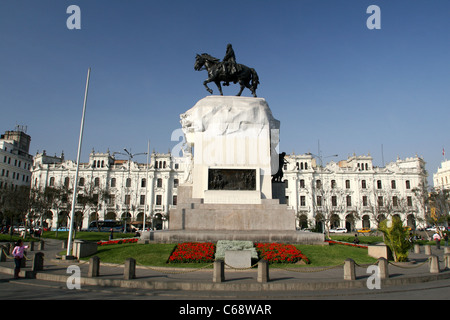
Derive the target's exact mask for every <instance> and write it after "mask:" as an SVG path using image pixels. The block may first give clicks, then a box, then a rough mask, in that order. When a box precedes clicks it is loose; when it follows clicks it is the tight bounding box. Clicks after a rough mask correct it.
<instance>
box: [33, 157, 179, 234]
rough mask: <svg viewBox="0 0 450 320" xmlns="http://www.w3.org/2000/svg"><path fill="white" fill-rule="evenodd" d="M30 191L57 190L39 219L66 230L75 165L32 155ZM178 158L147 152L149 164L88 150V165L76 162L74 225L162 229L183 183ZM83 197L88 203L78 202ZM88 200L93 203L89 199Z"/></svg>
mask: <svg viewBox="0 0 450 320" xmlns="http://www.w3.org/2000/svg"><path fill="white" fill-rule="evenodd" d="M32 172H33V174H32V187H33V188H38V189H40V190H45V188H46V187H52V188H54V189H57V190H62V191H63V192H62V193H61V194H62V196H61V197H60V198H59V199H57V200H56V201H54V203H53V204H52V207H51V208H50V209H49V210H48V211H47V212H45V213H44V214H43V215H42V216H41V217H40V219H41V221H42V225H43V226H46V227H51V228H53V229H55V228H64V227H68V226H69V224H68V223H69V222H68V218H69V216H70V214H69V213H70V211H71V201H72V194H71V192H72V190H73V189H74V183H75V181H74V180H75V174H76V163H75V162H74V161H71V160H65V159H64V155H61V157H49V156H47V155H46V154H45V152H44V153H42V154H38V155H36V157H35V159H34V165H33V169H32ZM184 172H185V163H184V159H183V158H174V157H172V156H171V154H170V153H167V154H160V153H155V152H153V153H152V154H151V157H150V160H149V165H148V166H147V164H146V163H138V162H135V161H131V159H129V160H118V159H116V158H115V157H114V155H113V154H110V152H109V151H108V152H106V153H96V152H94V151H92V152H91V154H90V156H89V162H88V163H81V164H80V168H79V175H78V182H77V183H78V187H77V189H78V191H77V193H78V195H77V203H76V205H75V220H76V225H77V227H78V228H80V229H86V228H88V226H89V224H90V222H92V221H96V220H121V221H124V220H125V221H126V222H127V223H128V224H133V225H135V226H136V227H141V226H142V224H143V217H144V215H145V217H146V221H145V223H146V227H151V228H154V229H167V228H168V227H169V210H170V209H171V208H172V207H173V206H176V204H177V188H178V185H179V183H180V182H183V181H184V179H185V175H184ZM83 199H84V200H86V199H88V201H83ZM89 199H94V200H93V201H92V200H91V201H89Z"/></svg>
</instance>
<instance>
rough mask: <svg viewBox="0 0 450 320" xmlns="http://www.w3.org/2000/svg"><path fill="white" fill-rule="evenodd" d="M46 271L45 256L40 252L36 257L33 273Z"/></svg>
mask: <svg viewBox="0 0 450 320" xmlns="http://www.w3.org/2000/svg"><path fill="white" fill-rule="evenodd" d="M42 270H44V254H43V253H42V252H38V253H36V254H35V255H34V259H33V266H32V271H33V272H37V271H42Z"/></svg>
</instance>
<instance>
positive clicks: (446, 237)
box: [444, 232, 448, 247]
mask: <svg viewBox="0 0 450 320" xmlns="http://www.w3.org/2000/svg"><path fill="white" fill-rule="evenodd" d="M444 241H445V246H446V247H448V233H447V232H446V233H444Z"/></svg>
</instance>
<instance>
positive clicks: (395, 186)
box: [391, 180, 397, 189]
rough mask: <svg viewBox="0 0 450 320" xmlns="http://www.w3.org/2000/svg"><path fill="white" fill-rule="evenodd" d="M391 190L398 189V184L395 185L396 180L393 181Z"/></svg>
mask: <svg viewBox="0 0 450 320" xmlns="http://www.w3.org/2000/svg"><path fill="white" fill-rule="evenodd" d="M391 189H397V184H396V183H395V180H392V181H391Z"/></svg>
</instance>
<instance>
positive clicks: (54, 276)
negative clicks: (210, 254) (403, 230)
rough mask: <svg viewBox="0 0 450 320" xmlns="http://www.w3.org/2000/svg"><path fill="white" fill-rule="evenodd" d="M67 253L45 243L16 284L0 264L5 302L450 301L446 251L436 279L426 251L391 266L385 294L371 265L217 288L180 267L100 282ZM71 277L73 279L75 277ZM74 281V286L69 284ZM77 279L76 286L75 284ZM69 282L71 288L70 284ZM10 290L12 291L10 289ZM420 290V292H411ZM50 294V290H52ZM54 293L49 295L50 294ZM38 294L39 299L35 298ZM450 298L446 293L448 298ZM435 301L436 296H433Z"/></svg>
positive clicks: (228, 280)
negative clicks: (37, 264)
mask: <svg viewBox="0 0 450 320" xmlns="http://www.w3.org/2000/svg"><path fill="white" fill-rule="evenodd" d="M61 250H62V243H61V241H57V240H46V243H45V249H44V250H43V251H42V252H43V253H44V268H43V270H42V271H39V272H35V273H33V272H32V271H31V269H32V265H31V264H32V263H31V262H32V259H33V256H34V254H35V253H36V252H37V251H33V252H29V254H28V259H29V260H28V261H27V267H25V268H23V269H22V271H21V276H22V277H24V278H23V279H19V280H14V279H12V278H13V269H14V264H13V261H12V260H11V259H7V260H6V261H5V262H0V276H1V277H0V282H1V283H2V285H1V286H0V295H1V298H2V299H9V298H11V299H19V296H14V294H13V293H14V292H15V290H17V289H18V288H20V290H21V291H20V292H22V290H23V289H24V288H27V289H33V290H32V291H31V292H29V293H28V295H27V298H30V299H51V297H50V296H47V294H49V292H50V291H51V290H57V291H62V292H64V295H61V294H59V295H57V296H58V297H59V298H63V297H65V296H67V297H70V296H76V299H84V298H88V297H90V296H92V299H96V298H100V296H101V295H105V297H103V298H105V299H114V298H118V297H121V296H126V297H127V298H128V299H163V300H164V299H297V298H300V299H342V298H346V299H377V298H381V299H383V297H384V298H385V297H386V296H385V295H386V294H389V295H394V296H395V297H397V298H399V299H402V296H405V295H412V294H413V292H414V295H415V297H416V298H417V299H427V298H428V296H427V295H424V294H425V293H426V292H427V290H431V291H432V292H439V294H436V296H434V295H432V297H434V298H435V299H436V298H438V299H449V297H450V287H449V286H450V270H449V269H448V268H446V266H445V264H444V263H445V261H444V259H443V257H444V249H443V248H441V249H439V250H437V249H436V248H434V247H433V248H432V254H434V255H437V256H438V257H439V269H440V272H439V273H437V274H434V273H433V274H432V273H430V263H429V262H428V258H429V257H428V256H427V255H426V254H425V253H424V250H423V248H422V251H421V253H419V254H416V253H411V254H410V260H412V261H414V262H415V263H409V264H393V263H390V264H389V278H388V279H384V280H381V282H380V289H377V288H373V289H370V288H369V287H368V283H372V282H373V281H372V280H371V278H370V277H371V276H372V273H370V272H368V266H367V265H364V266H359V265H356V267H355V275H356V279H355V280H351V281H349V280H344V271H343V266H342V265H340V266H335V267H328V268H311V267H306V268H301V269H300V270H299V269H281V268H270V272H269V278H270V280H269V281H268V282H267V283H259V282H258V281H257V276H258V275H257V274H258V271H257V269H256V268H253V269H246V270H233V269H229V268H226V269H225V280H224V281H223V282H221V283H214V282H213V281H212V279H213V270H212V269H195V270H186V269H181V268H161V267H144V266H137V267H136V273H135V274H136V278H135V279H132V280H124V266H123V265H112V264H103V263H102V264H101V265H100V272H99V276H98V277H88V276H87V275H88V271H89V263H88V262H84V261H82V262H77V261H61V260H58V259H56V258H55V257H56V254H57V253H59V252H60V251H61ZM71 266H72V267H73V266H76V267H78V268H79V269H78V270H79V271H80V277H79V280H80V282H79V283H80V286H79V288H78V289H77V288H73V289H72V290H71V289H70V288H69V287H70V285H71V284H75V283H76V282H75V280H73V274H74V273H72V272H70V271H68V270H70V267H71ZM71 277H72V278H71ZM68 279H69V281H68ZM72 280H73V281H72ZM68 283H69V285H68ZM6 288H9V289H6ZM411 288H415V289H411ZM50 289H51V290H50ZM49 290H50V291H49ZM33 292H34V295H33ZM445 293H447V294H445ZM430 297H431V296H430Z"/></svg>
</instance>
